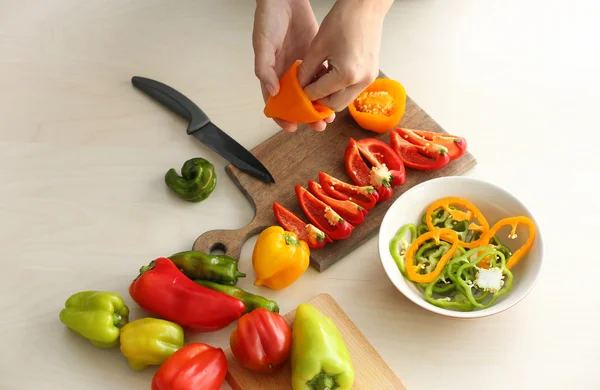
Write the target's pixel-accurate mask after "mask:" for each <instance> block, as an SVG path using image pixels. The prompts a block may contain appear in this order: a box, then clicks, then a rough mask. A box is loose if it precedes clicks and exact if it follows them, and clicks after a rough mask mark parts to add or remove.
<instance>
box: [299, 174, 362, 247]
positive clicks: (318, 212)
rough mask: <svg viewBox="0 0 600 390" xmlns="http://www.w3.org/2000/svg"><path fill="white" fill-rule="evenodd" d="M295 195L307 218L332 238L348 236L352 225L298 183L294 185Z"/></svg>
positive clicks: (338, 238) (340, 238) (352, 228)
mask: <svg viewBox="0 0 600 390" xmlns="http://www.w3.org/2000/svg"><path fill="white" fill-rule="evenodd" d="M296 197H297V198H298V202H299V203H300V206H301V207H302V210H303V211H304V214H306V216H307V217H308V219H310V221H311V222H312V223H313V224H314V225H315V226H316V227H318V228H319V229H321V230H322V231H324V232H325V234H327V235H328V236H329V237H330V238H331V239H332V240H337V241H339V240H344V239H346V238H348V237H350V235H351V234H352V231H353V230H354V226H352V225H351V224H349V223H348V221H345V220H344V219H343V218H342V217H340V216H339V214H338V213H336V212H335V211H334V210H333V209H332V208H331V207H330V206H328V205H326V204H325V203H323V202H321V201H320V200H319V199H317V198H316V197H315V196H314V195H313V194H311V193H310V192H308V191H307V190H306V189H305V188H304V187H302V186H301V185H299V184H297V185H296Z"/></svg>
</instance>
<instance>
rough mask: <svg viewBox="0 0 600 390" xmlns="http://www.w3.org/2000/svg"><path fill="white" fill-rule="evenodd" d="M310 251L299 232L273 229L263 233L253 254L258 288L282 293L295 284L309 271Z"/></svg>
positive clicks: (278, 227)
mask: <svg viewBox="0 0 600 390" xmlns="http://www.w3.org/2000/svg"><path fill="white" fill-rule="evenodd" d="M309 262H310V249H309V248H308V244H307V243H306V242H305V241H302V240H299V239H298V237H297V236H296V234H295V233H293V232H288V231H285V230H283V228H282V227H280V226H271V227H269V228H267V229H265V230H263V231H262V233H260V235H259V236H258V240H257V241H256V244H255V246H254V251H253V252H252V267H253V268H254V272H255V273H256V281H255V282H254V285H255V286H263V285H264V286H267V287H269V288H272V289H273V290H281V289H284V288H286V287H288V286H290V285H291V284H292V283H294V282H295V281H296V280H297V279H298V278H299V277H300V276H302V274H303V273H304V272H305V271H306V269H307V268H308V265H309Z"/></svg>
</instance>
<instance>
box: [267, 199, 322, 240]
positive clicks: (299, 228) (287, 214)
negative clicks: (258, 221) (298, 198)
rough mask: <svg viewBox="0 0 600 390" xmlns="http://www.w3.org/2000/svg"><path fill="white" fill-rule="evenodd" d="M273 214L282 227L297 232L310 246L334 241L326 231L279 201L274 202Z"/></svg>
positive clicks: (299, 237) (300, 238)
mask: <svg viewBox="0 0 600 390" xmlns="http://www.w3.org/2000/svg"><path fill="white" fill-rule="evenodd" d="M273 214H275V219H277V222H278V223H279V225H281V227H282V228H284V229H285V230H286V231H288V232H294V233H296V236H298V239H299V240H302V241H305V242H306V243H307V244H308V246H309V247H310V248H314V249H317V248H322V247H324V246H325V244H327V242H333V240H332V239H330V238H329V237H327V235H326V234H325V233H324V232H322V231H321V230H319V229H318V228H317V227H315V226H314V225H312V224H307V223H305V222H304V221H303V220H301V219H300V218H299V217H298V216H296V214H294V213H292V212H291V211H290V210H288V209H286V208H285V207H283V206H282V205H280V204H279V203H277V202H273Z"/></svg>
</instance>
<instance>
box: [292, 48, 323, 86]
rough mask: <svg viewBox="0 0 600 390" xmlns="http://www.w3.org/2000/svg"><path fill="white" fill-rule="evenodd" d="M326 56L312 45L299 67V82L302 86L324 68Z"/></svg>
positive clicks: (308, 82)
mask: <svg viewBox="0 0 600 390" xmlns="http://www.w3.org/2000/svg"><path fill="white" fill-rule="evenodd" d="M324 63H325V56H324V55H323V54H322V53H321V52H320V51H318V50H315V46H314V45H312V46H311V48H310V50H309V51H308V53H307V54H306V56H305V57H304V59H303V60H302V63H301V64H300V66H299V67H298V82H299V83H300V86H301V87H302V88H304V87H306V86H307V85H308V84H310V82H311V81H312V80H313V78H314V77H315V76H317V74H318V73H319V72H321V70H322V69H323V64H324Z"/></svg>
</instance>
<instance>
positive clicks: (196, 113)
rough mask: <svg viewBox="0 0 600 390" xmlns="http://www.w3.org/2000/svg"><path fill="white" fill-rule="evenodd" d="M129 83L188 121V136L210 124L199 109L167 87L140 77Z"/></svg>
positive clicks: (135, 77) (132, 79) (134, 77)
mask: <svg viewBox="0 0 600 390" xmlns="http://www.w3.org/2000/svg"><path fill="white" fill-rule="evenodd" d="M131 83H132V84H133V85H134V86H135V87H136V88H137V89H139V90H140V91H142V92H144V93H146V94H148V95H149V96H151V97H153V98H154V99H156V100H157V101H159V102H160V103H162V104H163V105H164V106H165V107H167V108H169V109H171V110H172V111H174V112H176V113H177V114H179V115H180V116H181V117H183V118H184V119H187V120H188V121H189V125H188V129H187V133H188V134H191V133H193V132H194V131H196V130H198V129H200V128H201V127H203V126H204V125H206V124H207V123H209V122H210V120H209V119H208V117H207V116H206V114H205V113H204V112H203V111H202V110H201V109H200V107H198V106H197V105H195V104H194V102H192V101H191V100H190V99H188V98H187V97H185V96H184V95H183V94H181V93H180V92H178V91H176V90H175V89H173V88H171V87H169V86H168V85H165V84H163V83H161V82H159V81H156V80H151V79H148V78H145V77H140V76H133V77H132V78H131Z"/></svg>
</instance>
